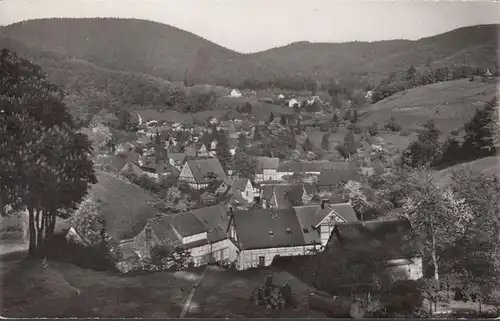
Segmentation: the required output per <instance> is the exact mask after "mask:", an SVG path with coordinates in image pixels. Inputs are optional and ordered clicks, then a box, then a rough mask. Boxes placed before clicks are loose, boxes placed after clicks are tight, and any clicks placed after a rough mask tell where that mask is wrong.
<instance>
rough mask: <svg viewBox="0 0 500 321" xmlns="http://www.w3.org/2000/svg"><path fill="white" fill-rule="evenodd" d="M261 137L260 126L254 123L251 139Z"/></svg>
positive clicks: (255, 139) (259, 138)
mask: <svg viewBox="0 0 500 321" xmlns="http://www.w3.org/2000/svg"><path fill="white" fill-rule="evenodd" d="M261 139H262V134H261V133H260V126H258V125H255V130H254V133H253V141H254V142H258V141H260V140H261Z"/></svg>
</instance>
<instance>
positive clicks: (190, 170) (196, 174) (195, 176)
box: [179, 158, 226, 189]
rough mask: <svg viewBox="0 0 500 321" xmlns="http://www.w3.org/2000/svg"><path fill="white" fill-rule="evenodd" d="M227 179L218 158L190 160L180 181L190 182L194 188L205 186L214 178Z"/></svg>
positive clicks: (180, 176) (218, 179) (217, 179)
mask: <svg viewBox="0 0 500 321" xmlns="http://www.w3.org/2000/svg"><path fill="white" fill-rule="evenodd" d="M225 179H226V173H225V172H224V169H223V168H222V165H221V164H220V162H219V159H218V158H207V159H193V160H188V161H186V162H185V163H184V166H183V168H182V170H181V173H180V175H179V181H180V182H185V183H188V184H189V185H190V186H191V187H192V188H194V189H201V188H205V187H207V186H208V184H209V183H210V182H212V181H214V180H216V181H224V180H225Z"/></svg>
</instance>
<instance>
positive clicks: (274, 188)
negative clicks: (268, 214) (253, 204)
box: [261, 184, 293, 208]
mask: <svg viewBox="0 0 500 321" xmlns="http://www.w3.org/2000/svg"><path fill="white" fill-rule="evenodd" d="M289 188H293V185H291V184H278V185H264V186H263V187H262V196H261V198H262V199H263V200H266V201H268V202H270V203H271V205H272V206H273V207H274V208H291V207H292V203H291V202H290V201H289V200H288V199H287V198H286V196H285V194H286V191H287V189H289Z"/></svg>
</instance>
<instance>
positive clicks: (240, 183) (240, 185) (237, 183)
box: [225, 178, 248, 192]
mask: <svg viewBox="0 0 500 321" xmlns="http://www.w3.org/2000/svg"><path fill="white" fill-rule="evenodd" d="M225 183H226V184H227V185H229V186H231V188H232V189H233V190H236V191H240V192H243V191H244V190H245V189H246V187H247V184H248V178H230V179H226V181H225Z"/></svg>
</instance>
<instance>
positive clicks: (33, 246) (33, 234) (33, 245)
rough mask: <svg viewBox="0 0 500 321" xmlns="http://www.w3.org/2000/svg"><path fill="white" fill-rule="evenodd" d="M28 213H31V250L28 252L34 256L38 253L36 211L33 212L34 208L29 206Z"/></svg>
mask: <svg viewBox="0 0 500 321" xmlns="http://www.w3.org/2000/svg"><path fill="white" fill-rule="evenodd" d="M28 213H29V234H30V243H29V244H30V245H29V250H28V254H29V256H31V257H33V256H35V254H36V251H37V246H36V245H37V243H36V241H37V235H36V228H35V224H36V222H35V213H33V208H32V207H28Z"/></svg>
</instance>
